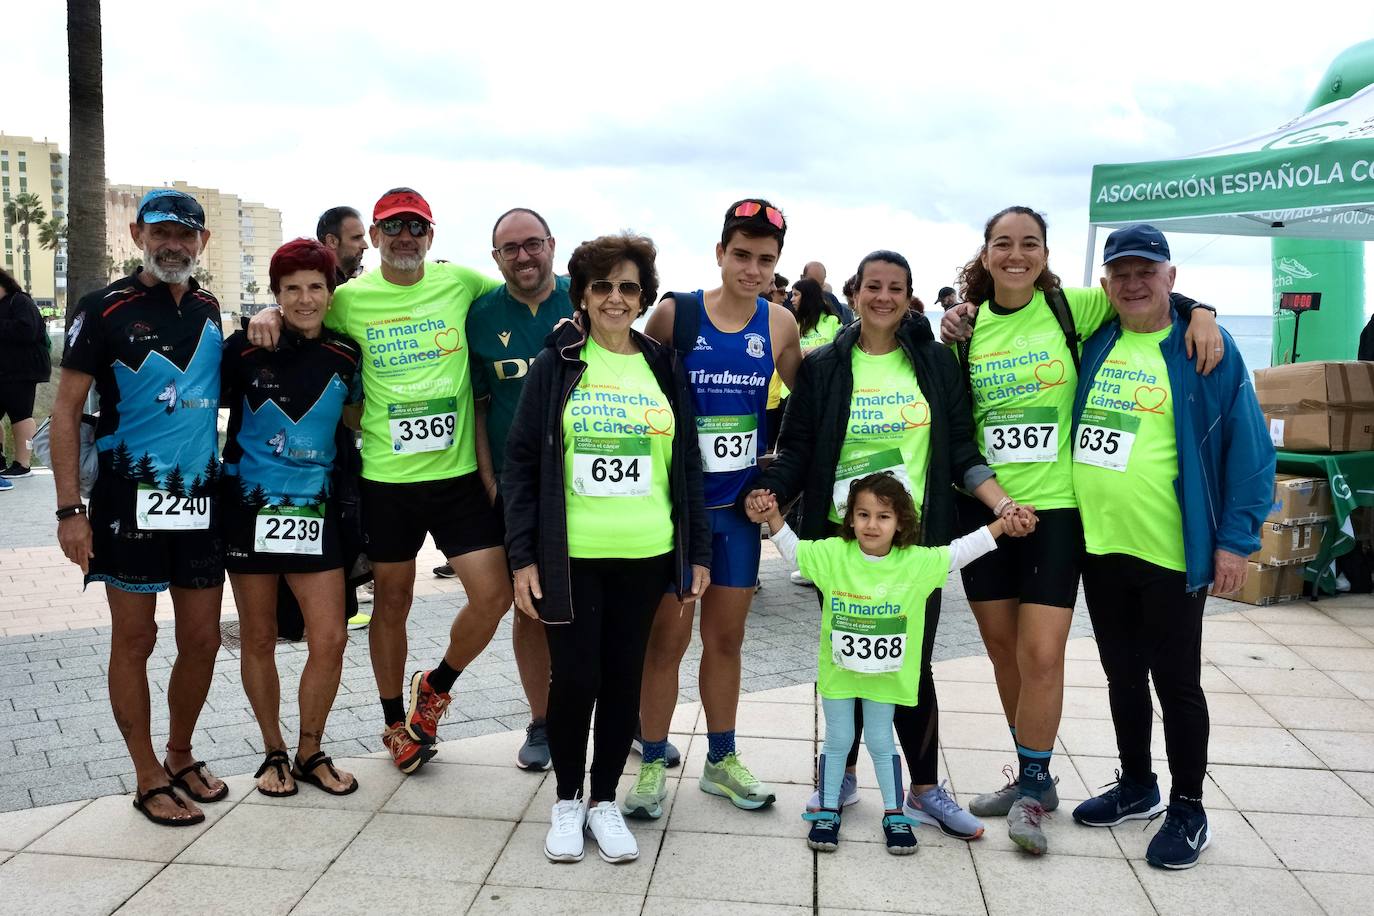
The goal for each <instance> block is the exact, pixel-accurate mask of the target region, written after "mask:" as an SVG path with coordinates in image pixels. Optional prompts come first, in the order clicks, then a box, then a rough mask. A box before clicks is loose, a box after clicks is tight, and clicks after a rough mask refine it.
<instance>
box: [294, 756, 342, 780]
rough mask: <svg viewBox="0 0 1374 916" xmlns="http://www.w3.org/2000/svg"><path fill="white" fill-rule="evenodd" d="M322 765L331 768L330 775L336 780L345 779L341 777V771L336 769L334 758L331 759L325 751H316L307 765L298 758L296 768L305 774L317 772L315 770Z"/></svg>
mask: <svg viewBox="0 0 1374 916" xmlns="http://www.w3.org/2000/svg"><path fill="white" fill-rule="evenodd" d="M320 765H324V766H327V767H329V775H330V776H333V777H334V778H335V779H342V778H343V777H341V776H339V771H338V770H336V769H334V758H332V757H330V756H329V755H328V754H326V753H325V752H324V751H316V752H315V753H313V754H311V755H310V759H309V760H307V761H306V762H305V763H301V759H300V758H299V757H297V758H296V767H297V768H298V769H299V770H300V771H301V772H302V773H305V774H310V773H313V772H315V769H316V768H317V767H319V766H320Z"/></svg>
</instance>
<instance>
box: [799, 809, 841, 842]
mask: <svg viewBox="0 0 1374 916" xmlns="http://www.w3.org/2000/svg"><path fill="white" fill-rule="evenodd" d="M802 820H806V821H810V822H811V832H810V833H808V834H807V835H806V845H807V846H810V847H811V848H812V849H814V850H816V851H817V852H834V851H835V850H837V849H839V848H840V812H838V811H808V812H806V813H805V814H803V815H802Z"/></svg>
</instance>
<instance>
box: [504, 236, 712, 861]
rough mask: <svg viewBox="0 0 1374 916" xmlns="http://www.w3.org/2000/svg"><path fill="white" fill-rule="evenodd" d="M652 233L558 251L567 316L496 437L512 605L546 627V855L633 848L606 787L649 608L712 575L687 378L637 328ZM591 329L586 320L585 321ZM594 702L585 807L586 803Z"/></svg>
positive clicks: (653, 286) (651, 280)
mask: <svg viewBox="0 0 1374 916" xmlns="http://www.w3.org/2000/svg"><path fill="white" fill-rule="evenodd" d="M655 254H656V252H655V249H654V245H653V242H652V241H650V240H649V239H647V238H644V237H643V236H636V235H617V236H603V237H602V238H598V239H595V240H593V241H590V242H584V243H583V244H582V245H580V246H578V248H577V250H576V251H574V252H573V255H572V258H571V259H570V260H569V261H568V274H569V276H570V278H571V282H570V286H569V290H568V295H569V297H570V298H571V299H572V301H573V303H574V308H575V312H574V315H575V317H576V323H572V322H570V323H567V324H564V325H562V326H560V327H559V328H558V329H557V330H556V331H555V332H554V334H553V336H552V339H551V342H550V344H549V345H548V346H547V347H545V349H544V350H543V352H541V353H540V354H539V356H538V357H537V358H536V359H535V361H534V364H533V365H532V366H531V367H530V372H529V376H528V378H527V379H526V381H525V387H524V390H523V392H522V393H521V395H520V404H519V406H518V407H517V408H516V414H515V420H514V423H513V424H512V426H511V431H510V435H509V437H508V438H507V440H506V461H505V467H504V470H503V472H502V483H503V490H504V494H505V495H504V499H505V507H506V547H507V550H508V552H509V556H510V563H511V569H512V570H514V574H515V604H516V607H517V608H519V610H520V611H521V612H522V613H524V614H526V615H527V616H530V617H538V618H539V619H540V620H542V621H543V622H544V623H545V624H546V625H547V626H546V627H545V635H546V636H547V637H548V642H549V658H550V662H551V666H550V667H551V676H552V680H551V683H550V689H549V709H548V734H549V752H550V755H551V756H552V758H553V769H554V774H555V776H556V778H557V783H558V786H557V800H556V802H555V804H554V806H553V812H552V816H551V818H550V821H551V826H550V828H549V832H548V835H547V837H546V838H545V841H544V853H545V855H546V856H547V857H548V858H549V859H550V861H554V862H575V861H579V860H580V859H581V858H582V837H583V831H584V828H585V829H587V830H590V831H591V833H592V835H593V836H594V837H595V838H596V841H597V845H598V851H599V853H600V855H601V858H603V859H605V860H606V861H608V862H622V861H628V860H630V859H634V858H636V857H637V856H638V855H639V848H638V846H637V844H636V843H635V839H634V836H633V834H631V833H630V831H629V830H628V829H627V828H626V826H625V822H624V820H623V818H622V815H621V811H620V808H619V806H618V805H617V804H616V799H615V795H616V786H617V784H618V783H619V781H620V774H621V771H622V770H623V769H624V766H625V758H626V757H627V756H628V755H629V752H630V740H631V738H633V737H634V731H635V724H636V721H637V719H638V715H639V687H640V676H641V674H642V669H643V665H644V651H645V648H646V646H647V645H648V640H649V631H650V629H651V628H652V626H653V622H654V611H655V609H656V608H657V607H658V603H659V600H660V599H661V598H662V597H663V593H664V592H665V591H666V590H667V589H668V588H669V586H671V587H672V588H673V590H674V591H675V592H676V593H677V594H678V596H679V597H681V598H682V599H683V600H684V601H695V600H696V599H697V598H699V597H700V596H701V593H702V592H703V591H705V590H706V586H707V584H708V583H709V582H710V573H709V570H708V566H709V564H710V558H711V534H710V528H709V524H708V521H707V516H706V512H705V509H704V508H703V501H702V489H701V474H702V471H701V456H700V454H699V453H698V451H697V437H696V418H695V416H694V415H693V411H692V399H691V395H690V393H689V391H688V389H687V378H686V375H685V373H684V371H683V368H682V364H681V362H680V361H679V360H678V358H677V354H676V352H675V351H674V350H673V349H672V348H670V347H663V346H660V345H659V344H657V343H655V342H654V341H653V340H650V339H649V338H647V337H645V336H644V335H642V334H640V333H639V332H638V331H635V330H633V329H632V328H631V323H632V322H634V320H635V319H637V318H638V317H639V316H640V315H642V314H643V313H644V311H645V309H646V308H647V306H648V304H649V303H651V302H653V301H654V300H655V297H656V296H657V293H658V274H657V272H656V271H655V269H654V259H655ZM584 329H585V330H584ZM593 708H595V710H596V734H595V737H594V740H593V754H592V766H591V798H590V802H586V803H584V802H583V800H582V784H583V779H584V777H585V776H586V760H587V737H588V733H589V732H590V731H591V723H592V710H593Z"/></svg>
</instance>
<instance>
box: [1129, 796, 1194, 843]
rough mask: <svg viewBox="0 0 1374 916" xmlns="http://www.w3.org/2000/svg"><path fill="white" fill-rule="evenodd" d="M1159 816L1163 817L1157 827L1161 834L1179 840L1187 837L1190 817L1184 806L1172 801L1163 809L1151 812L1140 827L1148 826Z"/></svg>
mask: <svg viewBox="0 0 1374 916" xmlns="http://www.w3.org/2000/svg"><path fill="white" fill-rule="evenodd" d="M1161 816H1163V818H1164V823H1163V824H1161V825H1160V828H1159V833H1160V835H1161V836H1171V837H1174V838H1175V839H1179V840H1183V839H1187V837H1188V821H1189V820H1190V818H1189V816H1188V812H1187V811H1186V810H1185V809H1184V807H1183V806H1182V805H1180V804H1178V803H1177V802H1172V803H1171V804H1170V805H1169V807H1168V808H1165V809H1164V810H1163V811H1156V812H1155V813H1154V814H1151V815H1150V816H1149V818H1148V819H1147V820H1146V821H1145V825H1144V827H1142V828H1141V829H1142V830H1144V829H1145V827H1149V826H1150V825H1151V824H1153V823H1154V822H1155V820H1156V819H1157V818H1159V817H1161Z"/></svg>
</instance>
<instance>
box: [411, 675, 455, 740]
mask: <svg viewBox="0 0 1374 916" xmlns="http://www.w3.org/2000/svg"><path fill="white" fill-rule="evenodd" d="M451 702H453V697H452V696H450V695H449V694H447V693H439V692H438V691H437V690H435V689H434V688H433V687H431V686H429V681H428V680H427V679H426V680H425V681H424V682H423V683H422V684H421V685H420V708H419V709H418V710H416V711H415V714H416V716H418V717H419V718H420V720H421V721H422V722H424V724H425V725H426V726H427V727H428V728H429V730H430V731H433V730H435V729H437V728H438V727H439V720H440V719H442V718H444V717H445V716H447V715H448V704H449V703H451Z"/></svg>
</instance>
